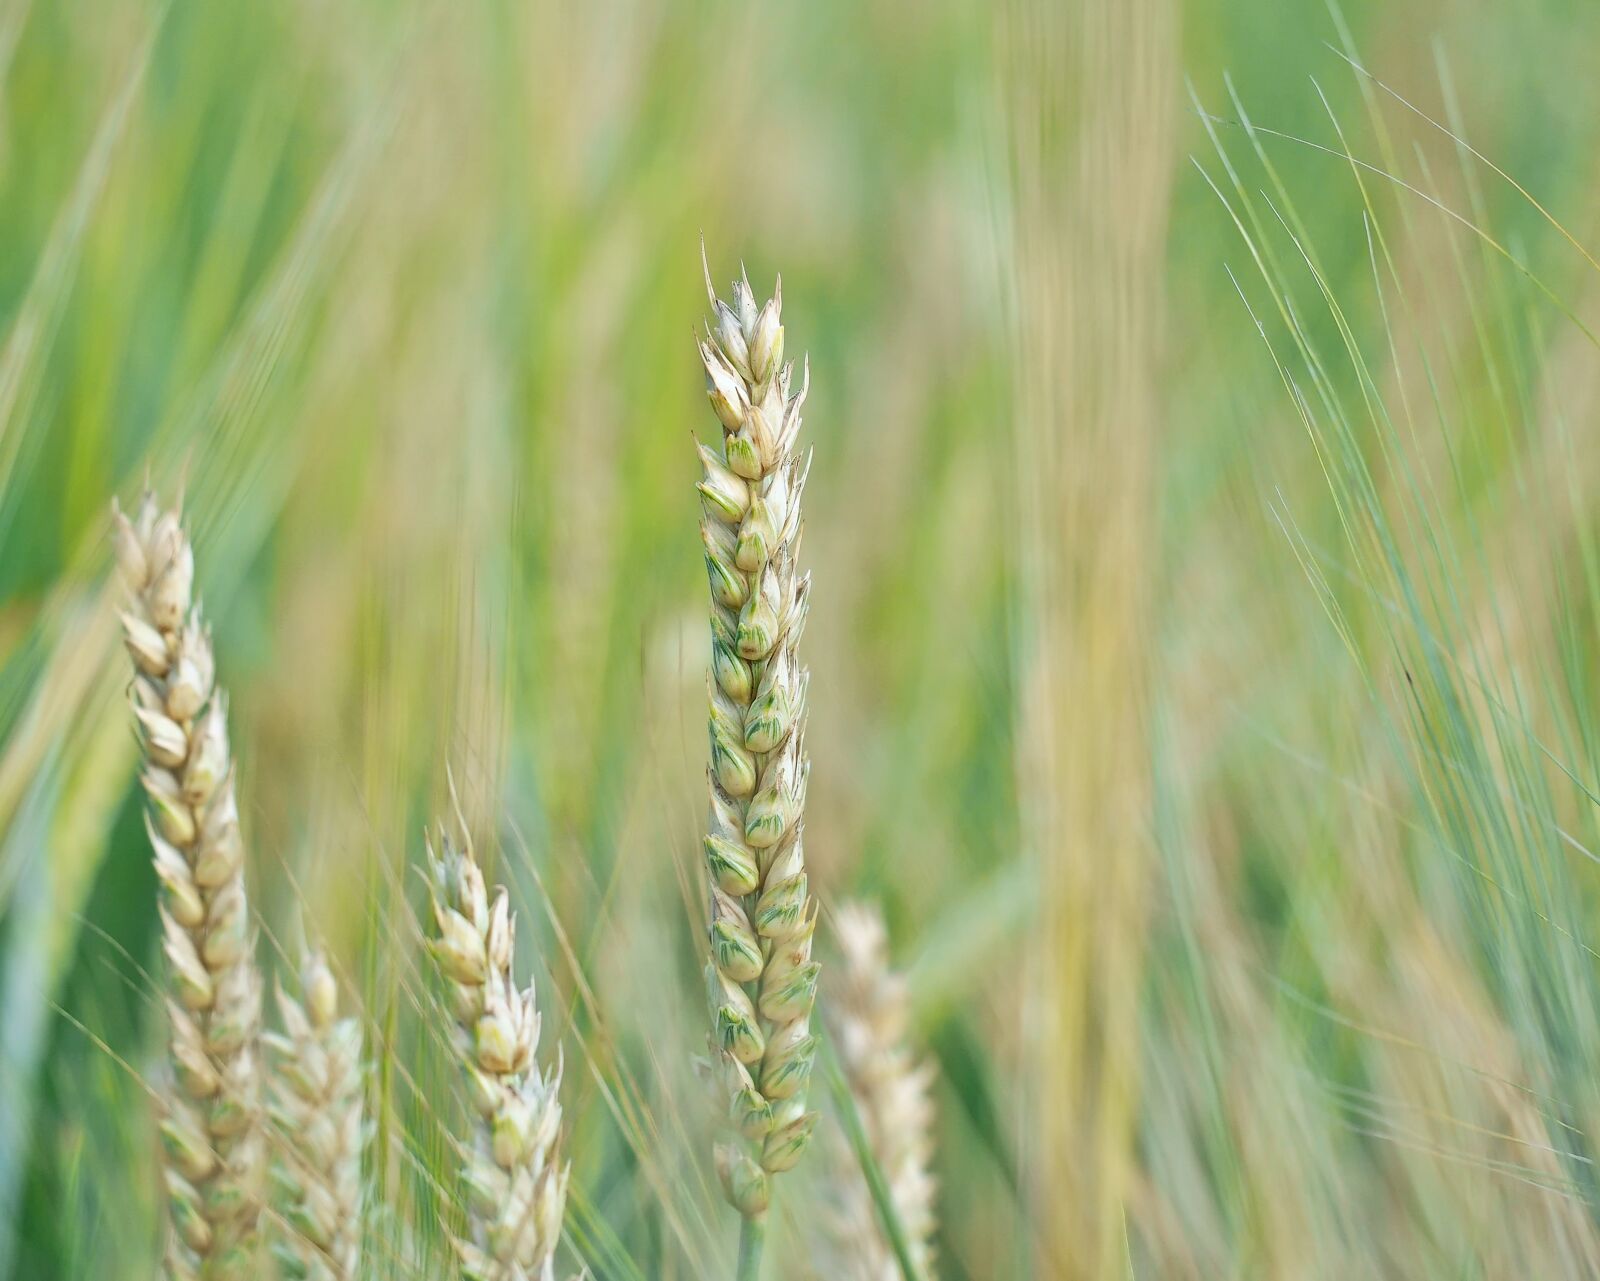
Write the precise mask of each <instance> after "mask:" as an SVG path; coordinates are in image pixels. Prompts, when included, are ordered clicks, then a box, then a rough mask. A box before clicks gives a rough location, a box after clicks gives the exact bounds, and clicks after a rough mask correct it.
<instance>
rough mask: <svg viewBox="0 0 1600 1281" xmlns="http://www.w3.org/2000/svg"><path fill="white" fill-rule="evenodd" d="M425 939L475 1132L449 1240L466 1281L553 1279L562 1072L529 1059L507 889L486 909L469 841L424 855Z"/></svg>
mask: <svg viewBox="0 0 1600 1281" xmlns="http://www.w3.org/2000/svg"><path fill="white" fill-rule="evenodd" d="M428 862H429V866H430V868H431V871H432V874H433V885H432V891H433V915H434V922H435V927H436V928H435V934H434V937H433V938H432V940H431V941H430V946H431V948H432V951H433V954H434V956H435V958H436V959H437V960H438V962H439V968H440V970H441V971H442V973H443V976H444V980H445V986H446V988H447V989H448V993H449V1002H450V1007H451V1013H452V1015H453V1017H454V1019H455V1026H454V1028H453V1029H452V1037H451V1039H452V1043H453V1044H454V1046H455V1049H456V1053H457V1055H458V1056H459V1057H460V1060H461V1064H462V1067H463V1069H464V1071H465V1074H466V1079H467V1084H468V1094H469V1096H470V1099H471V1103H472V1107H473V1112H474V1116H475V1118H476V1124H475V1126H474V1132H473V1139H472V1146H471V1150H470V1151H469V1152H467V1153H466V1154H465V1162H464V1166H465V1168H464V1171H463V1175H464V1180H465V1183H466V1190H467V1211H468V1220H469V1224H470V1232H471V1239H470V1240H465V1241H458V1242H457V1243H456V1245H457V1250H458V1251H459V1253H460V1256H461V1261H462V1271H463V1274H464V1275H465V1276H466V1277H467V1278H468V1281H551V1278H552V1277H553V1276H554V1267H555V1265H554V1258H555V1251H556V1246H557V1244H558V1243H559V1242H560V1240H561V1221H562V1217H563V1215H564V1213H565V1209H566V1201H567V1178H568V1173H569V1167H568V1166H567V1164H566V1163H565V1162H564V1161H563V1160H562V1159H561V1151H560V1140H561V1101H560V1098H559V1088H560V1084H561V1066H560V1063H559V1061H558V1062H557V1064H556V1066H555V1068H554V1069H552V1070H550V1071H549V1072H541V1071H540V1068H539V1065H538V1062H537V1060H536V1059H535V1057H534V1050H535V1048H536V1046H537V1045H538V1041H539V1011H538V1007H537V1006H536V1005H535V1003H534V994H533V987H532V985H531V984H530V985H529V986H528V987H527V988H525V989H523V990H521V991H518V990H517V986H516V981H515V976H514V970H515V957H514V953H513V946H514V945H513V940H514V938H515V935H516V918H515V917H513V916H512V915H511V912H510V906H509V899H508V897H507V895H506V891H505V888H504V887H503V886H502V887H499V888H497V889H496V891H495V895H494V900H493V902H491V901H490V899H489V895H488V891H487V889H486V887H485V885H484V881H483V873H482V871H481V870H480V868H479V866H478V862H477V858H476V857H475V855H474V854H473V851H472V846H471V843H470V841H469V840H468V839H467V838H466V836H465V835H463V837H462V840H461V842H460V843H459V844H457V843H456V842H454V841H453V840H452V839H451V838H450V836H449V835H448V834H447V833H445V832H443V831H441V832H440V833H439V841H438V846H437V848H435V847H434V846H433V845H432V844H430V845H429V847H428Z"/></svg>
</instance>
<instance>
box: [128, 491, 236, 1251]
mask: <svg viewBox="0 0 1600 1281" xmlns="http://www.w3.org/2000/svg"><path fill="white" fill-rule="evenodd" d="M113 519H114V523H115V539H116V551H117V560H118V562H119V564H120V566H121V569H122V576H123V580H124V582H125V583H126V584H127V586H128V589H129V597H130V598H129V603H128V608H127V610H126V611H124V613H123V615H122V624H123V634H124V639H125V641H126V644H127V648H128V653H129V654H130V655H131V656H132V659H133V667H134V676H133V682H132V685H131V687H130V699H131V702H132V706H133V714H134V718H135V721H136V722H137V725H138V730H139V737H140V743H141V745H142V747H143V751H144V760H145V765H144V772H143V776H142V782H143V784H144V790H145V793H146V796H147V798H148V802H149V803H148V807H147V810H146V814H145V827H146V829H147V831H148V832H149V836H150V844H151V847H152V849H153V850H154V852H155V868H156V876H157V879H158V881H159V883H160V897H161V901H160V907H159V910H160V914H161V933H162V947H163V951H164V952H165V954H166V958H167V967H168V968H167V979H168V984H169V989H170V990H169V994H168V999H167V1009H168V1012H169V1015H170V1022H171V1040H170V1052H171V1060H172V1067H173V1082H172V1085H171V1087H170V1088H169V1090H168V1091H167V1098H166V1104H167V1106H166V1115H165V1116H164V1117H163V1119H162V1123H161V1134H162V1139H163V1146H164V1148H165V1155H166V1174H165V1178H166V1191H167V1195H168V1202H169V1208H170V1211H171V1218H172V1228H173V1231H172V1233H171V1236H170V1237H169V1241H168V1246H167V1261H166V1270H167V1275H168V1276H169V1277H171V1278H174V1281H190V1279H191V1278H198V1277H201V1276H204V1277H206V1278H208V1279H211V1281H231V1279H232V1278H242V1277H246V1276H253V1275H255V1266H254V1256H255V1246H256V1231H257V1226H258V1222H259V1217H260V1199H261V1181H262V1179H261V1176H262V1170H263V1167H264V1152H263V1146H262V1137H261V1131H260V1124H259V1122H260V1080H259V1067H258V1047H257V1034H258V1029H259V1026H260V1020H261V978H260V975H259V973H258V971H257V969H256V965H255V959H254V957H255V929H254V926H253V924H252V921H251V916H250V905H249V902H248V898H247V895H246V890H245V878H244V847H243V843H242V841H241V840H240V837H239V811H238V806H237V804H236V802H235V800H234V792H233V763H232V754H231V752H230V750H229V745H228V707H227V699H226V697H225V695H224V694H223V693H222V691H221V690H219V689H214V688H213V678H214V674H215V660H214V657H213V654H212V648H211V634H210V632H209V630H208V629H207V628H206V627H205V626H204V624H203V622H202V620H201V611H200V606H199V603H198V602H196V601H194V600H193V587H194V553H193V549H192V548H191V547H190V544H189V540H188V538H187V537H186V535H185V534H184V531H183V527H182V524H181V520H180V516H179V513H178V512H177V511H175V510H174V511H161V510H160V509H159V507H158V506H157V505H156V502H155V499H154V497H153V496H152V495H150V494H146V495H145V496H144V499H143V501H142V502H141V504H140V506H139V511H138V513H137V514H136V515H135V516H134V518H133V519H132V520H130V519H128V517H126V516H125V515H124V514H123V513H122V512H121V511H120V510H118V509H116V508H115V506H113Z"/></svg>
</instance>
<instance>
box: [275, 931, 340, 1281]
mask: <svg viewBox="0 0 1600 1281" xmlns="http://www.w3.org/2000/svg"><path fill="white" fill-rule="evenodd" d="M277 1004H278V1018H279V1022H280V1023H281V1025H282V1029H283V1030H282V1031H281V1032H265V1033H263V1034H262V1041H263V1042H264V1044H265V1046H266V1049H267V1053H268V1056H269V1059H270V1062H271V1066H272V1075H271V1080H270V1085H271V1093H272V1102H271V1108H270V1113H271V1119H272V1124H273V1128H274V1129H275V1130H276V1135H275V1138H276V1140H277V1142H276V1144H275V1152H276V1154H277V1158H278V1159H277V1162H276V1165H275V1168H274V1171H273V1181H274V1184H275V1186H276V1190H277V1201H278V1205H279V1208H280V1213H281V1216H282V1220H283V1227H282V1230H281V1232H280V1235H279V1239H278V1240H276V1241H275V1242H274V1243H273V1252H274V1254H275V1255H276V1256H277V1258H278V1261H279V1264H280V1265H281V1271H282V1273H283V1275H284V1276H286V1277H306V1278H316V1281H353V1278H355V1277H356V1276H357V1275H359V1270H360V1265H361V1231H362V1218H363V1210H364V1209H365V1206H364V1204H363V1195H362V1183H361V1152H362V1148H363V1147H364V1146H365V1142H366V1121H365V1109H364V1102H363V1096H362V1066H361V1044H362V1038H361V1024H360V1022H359V1021H358V1020H356V1019H354V1018H343V1019H341V1018H340V1017H339V988H338V984H337V983H336V982H335V980H334V977H333V971H332V970H330V969H329V968H328V963H327V961H326V960H324V959H323V956H322V954H321V953H320V952H311V953H310V954H309V955H307V957H306V958H305V962H304V964H303V965H302V967H301V971H300V996H299V999H298V1000H296V999H295V998H294V997H292V996H290V995H289V993H288V992H286V991H285V990H284V989H283V986H282V985H281V984H280V985H279V987H278V1002H277Z"/></svg>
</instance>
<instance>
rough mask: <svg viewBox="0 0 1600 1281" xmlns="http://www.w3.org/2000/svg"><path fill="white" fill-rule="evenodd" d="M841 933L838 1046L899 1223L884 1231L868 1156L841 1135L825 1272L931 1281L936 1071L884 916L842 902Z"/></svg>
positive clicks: (835, 1017)
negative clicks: (915, 1032) (921, 1047)
mask: <svg viewBox="0 0 1600 1281" xmlns="http://www.w3.org/2000/svg"><path fill="white" fill-rule="evenodd" d="M834 933H835V936H836V938H837V940H838V944H839V953H840V957H841V960H842V964H841V965H840V967H839V969H838V971H837V972H833V973H835V981H834V983H833V984H832V985H831V986H830V988H829V992H828V995H829V999H830V1005H829V1010H830V1013H831V1019H830V1028H831V1030H832V1032H833V1043H834V1046H835V1048H836V1050H837V1051H838V1056H839V1066H840V1068H841V1069H842V1071H843V1075H844V1080H845V1083H846V1085H847V1087H848V1090H849V1096H850V1099H851V1101H852V1102H853V1104H854V1106H855V1110H856V1114H857V1116H858V1117H859V1119H860V1122H861V1128H862V1131H863V1137H864V1139H865V1143H866V1148H867V1154H868V1155H869V1156H870V1158H871V1160H872V1162H873V1164H874V1165H875V1166H876V1167H877V1170H878V1171H880V1172H881V1174H882V1176H883V1183H884V1189H883V1190H884V1191H885V1192H886V1193H887V1200H888V1203H889V1204H888V1207H887V1209H888V1211H889V1212H890V1213H892V1215H893V1221H892V1231H886V1230H885V1225H884V1224H883V1223H882V1222H881V1221H880V1215H879V1213H878V1207H877V1206H875V1200H876V1198H875V1197H874V1194H873V1190H872V1189H871V1188H870V1187H869V1184H868V1179H867V1175H866V1171H865V1170H864V1169H863V1162H862V1161H861V1160H859V1159H858V1157H857V1155H856V1154H854V1153H852V1152H851V1151H850V1150H849V1148H848V1146H847V1145H845V1144H844V1143H843V1142H840V1143H838V1144H836V1145H835V1151H834V1153H833V1157H834V1170H835V1174H836V1177H835V1178H834V1180H833V1190H834V1195H833V1198H832V1199H833V1213H832V1215H831V1216H830V1220H829V1236H830V1239H831V1245H832V1255H833V1258H832V1268H831V1270H830V1271H829V1273H828V1275H829V1276H830V1277H837V1278H838V1279H839V1281H900V1278H901V1277H902V1275H904V1276H905V1277H906V1278H908V1281H931V1277H932V1275H933V1274H932V1270H931V1268H932V1261H933V1248H932V1239H933V1232H934V1227H935V1222H936V1221H935V1217H934V1192H935V1185H934V1180H933V1175H932V1173H931V1172H930V1170H929V1164H930V1160H931V1158H932V1154H933V1139H932V1134H931V1126H932V1122H933V1100H932V1098H931V1097H930V1094H929V1088H930V1086H931V1084H932V1081H933V1069H932V1067H931V1066H930V1065H928V1064H921V1065H919V1064H918V1063H916V1061H915V1060H914V1058H913V1056H912V1053H911V1049H910V1047H909V1041H908V1037H909V1029H910V1019H911V1016H910V1006H909V1000H908V997H907V993H906V984H905V979H904V978H903V977H902V976H901V975H900V974H897V973H896V972H895V971H893V970H891V969H890V968H889V942H888V940H889V935H888V930H887V928H886V927H885V925H884V922H883V917H882V915H881V914H880V913H879V912H878V911H877V909H875V908H872V907H869V906H867V905H866V904H863V903H846V904H843V905H842V906H841V907H840V908H839V910H838V911H837V912H836V913H835V914H834ZM896 1238H897V1239H896Z"/></svg>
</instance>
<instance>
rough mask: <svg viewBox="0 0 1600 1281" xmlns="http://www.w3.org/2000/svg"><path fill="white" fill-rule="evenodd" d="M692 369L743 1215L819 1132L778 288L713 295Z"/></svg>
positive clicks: (726, 1074) (728, 1095)
mask: <svg viewBox="0 0 1600 1281" xmlns="http://www.w3.org/2000/svg"><path fill="white" fill-rule="evenodd" d="M706 293H707V295H708V297H709V298H710V300H711V307H712V311H713V313H714V320H713V322H712V326H711V329H710V331H709V332H708V334H707V337H706V339H705V340H704V341H702V342H701V343H700V358H701V360H702V362H703V363H704V365H705V371H706V387H707V395H708V397H709V399H710V401H711V406H712V408H713V410H715V412H716V415H717V418H718V420H719V421H720V423H721V424H722V448H721V449H720V450H712V449H707V448H705V447H704V446H701V447H700V461H701V465H702V467H703V468H704V474H703V477H702V479H701V481H700V484H699V487H698V488H699V491H700V496H701V500H702V507H703V510H704V517H703V519H702V521H701V524H700V533H701V538H702V541H703V542H704V544H705V561H706V571H707V574H708V576H709V578H710V583H711V674H710V677H709V678H708V681H707V693H708V696H709V701H710V720H709V724H710V734H711V766H710V770H709V771H708V772H709V777H710V789H711V813H710V819H709V821H708V831H707V834H706V838H705V854H706V859H707V864H708V868H709V872H710V922H711V925H710V932H711V961H710V964H709V965H708V967H707V975H706V977H707V983H708V987H709V991H710V1000H711V1010H712V1023H713V1032H712V1040H711V1052H712V1057H713V1060H714V1063H715V1065H716V1067H717V1078H718V1081H719V1085H720V1088H721V1089H722V1091H723V1094H724V1098H725V1103H726V1107H727V1112H728V1118H729V1121H730V1133H729V1136H728V1139H727V1141H725V1142H721V1143H719V1144H718V1146H717V1150H716V1158H717V1170H718V1174H719V1176H720V1177H721V1180H722V1186H723V1190H724V1192H725V1194H726V1195H727V1198H728V1200H729V1201H730V1202H731V1203H732V1204H733V1205H734V1207H735V1208H737V1209H738V1210H739V1212H740V1213H741V1214H742V1215H744V1216H745V1218H746V1219H747V1220H748V1219H753V1218H757V1217H759V1216H760V1215H761V1214H762V1213H763V1212H764V1211H765V1210H766V1207H767V1204H768V1201H769V1199H770V1195H771V1192H770V1186H769V1176H770V1175H772V1174H775V1173H777V1172H779V1171H782V1170H787V1169H789V1168H790V1167H791V1166H793V1165H794V1164H795V1163H796V1162H797V1161H798V1160H799V1159H800V1155H801V1153H802V1152H803V1151H804V1150H805V1147H806V1145H807V1143H808V1142H809V1140H810V1137H811V1133H812V1130H813V1129H814V1128H815V1126H816V1119H817V1118H816V1113H814V1112H811V1111H809V1110H808V1109H807V1107H806V1088H807V1086H808V1084H809V1082H810V1077H811V1068H812V1063H813V1061H814V1059H815V1056H816V1038H815V1037H813V1036H812V1035H811V1032H810V1020H811V1012H812V1004H813V1001H814V999H815V994H816V985H817V971H818V967H817V965H816V963H815V962H813V961H812V959H811V940H812V935H813V933H814V931H815V929H816V909H815V904H814V902H813V901H812V899H811V897H810V894H809V890H808V886H807V880H806V868H805V855H804V852H803V849H802V845H801V827H802V821H801V820H802V812H803V810H804V808H805V796H806V780H807V777H808V774H809V771H810V764H809V762H808V760H807V758H806V752H805V700H806V681H807V676H806V671H805V669H804V668H803V667H802V666H801V665H800V662H799V659H798V657H797V654H796V645H797V643H798V641H799V639H800V632H801V630H802V627H803V625H804V622H805V617H806V604H807V599H808V594H809V591H810V579H809V578H808V577H807V576H804V575H801V574H800V573H799V572H798V570H797V567H796V563H795V562H796V555H797V553H798V551H799V542H800V496H801V492H802V490H803V489H804V488H805V479H806V462H805V461H804V460H802V458H801V456H800V454H799V452H798V451H797V449H796V447H795V442H796V438H797V436H798V435H799V431H800V410H801V407H802V406H803V404H804V403H805V398H806V386H807V382H808V380H809V371H807V372H806V373H805V374H804V375H803V377H802V379H801V384H800V387H799V389H798V390H796V391H794V392H793V394H791V384H792V379H793V373H794V369H793V366H792V365H786V364H784V363H783V325H782V322H781V320H780V311H781V308H782V304H783V285H782V282H781V281H780V282H779V284H778V287H777V289H776V290H775V291H774V293H773V297H772V299H771V300H770V301H769V302H767V303H766V304H765V305H764V306H761V307H757V305H756V301H755V295H754V294H753V293H752V292H751V289H750V282H749V280H748V278H744V277H741V279H740V280H738V281H736V282H735V283H734V286H733V302H732V304H731V305H730V304H728V303H724V302H723V301H722V300H721V299H719V298H718V297H717V296H716V293H715V291H714V290H713V289H712V287H711V278H710V272H709V270H708V271H707V273H706Z"/></svg>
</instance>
